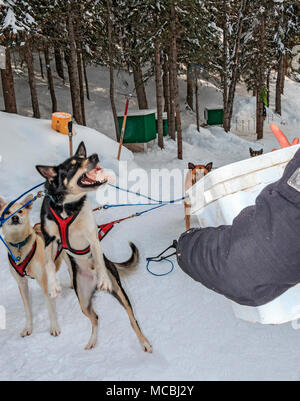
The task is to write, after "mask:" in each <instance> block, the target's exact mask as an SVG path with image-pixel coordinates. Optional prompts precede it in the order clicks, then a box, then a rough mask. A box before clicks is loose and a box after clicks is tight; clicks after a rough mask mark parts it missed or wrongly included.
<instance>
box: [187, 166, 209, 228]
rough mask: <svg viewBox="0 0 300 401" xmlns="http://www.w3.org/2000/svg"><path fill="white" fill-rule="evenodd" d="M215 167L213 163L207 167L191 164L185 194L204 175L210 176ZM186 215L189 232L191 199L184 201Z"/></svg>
mask: <svg viewBox="0 0 300 401" xmlns="http://www.w3.org/2000/svg"><path fill="white" fill-rule="evenodd" d="M212 167H213V163H208V164H207V165H206V166H204V165H203V164H197V165H195V164H193V163H189V164H188V168H189V171H188V172H187V174H186V177H185V184H184V192H185V194H186V193H187V191H188V190H189V189H190V188H191V187H192V186H193V185H195V184H196V182H197V181H199V180H200V178H202V177H203V176H204V175H206V174H208V173H209V172H210V171H211V170H212ZM184 215H185V227H186V229H187V230H189V229H190V228H191V204H190V200H189V198H187V199H185V201H184Z"/></svg>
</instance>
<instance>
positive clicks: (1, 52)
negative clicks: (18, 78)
mask: <svg viewBox="0 0 300 401" xmlns="http://www.w3.org/2000/svg"><path fill="white" fill-rule="evenodd" d="M0 69H1V70H5V47H4V46H0Z"/></svg>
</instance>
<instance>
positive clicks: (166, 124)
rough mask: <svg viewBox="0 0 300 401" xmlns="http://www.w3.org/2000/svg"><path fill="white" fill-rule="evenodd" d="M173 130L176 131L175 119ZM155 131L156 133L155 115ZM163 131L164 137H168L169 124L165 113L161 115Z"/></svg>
mask: <svg viewBox="0 0 300 401" xmlns="http://www.w3.org/2000/svg"><path fill="white" fill-rule="evenodd" d="M175 130H176V131H177V121H176V117H175ZM156 131H157V132H158V125H157V115H156ZM163 131H164V136H168V134H169V122H168V116H167V113H163Z"/></svg>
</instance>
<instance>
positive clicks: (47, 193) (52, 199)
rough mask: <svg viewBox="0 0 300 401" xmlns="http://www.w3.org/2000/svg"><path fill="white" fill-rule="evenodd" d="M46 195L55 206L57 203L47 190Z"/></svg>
mask: <svg viewBox="0 0 300 401" xmlns="http://www.w3.org/2000/svg"><path fill="white" fill-rule="evenodd" d="M44 194H45V196H48V198H49V199H50V200H51V202H53V203H54V204H55V203H56V202H55V200H54V198H53V196H52V195H51V194H49V192H48V191H47V189H45V191H44Z"/></svg>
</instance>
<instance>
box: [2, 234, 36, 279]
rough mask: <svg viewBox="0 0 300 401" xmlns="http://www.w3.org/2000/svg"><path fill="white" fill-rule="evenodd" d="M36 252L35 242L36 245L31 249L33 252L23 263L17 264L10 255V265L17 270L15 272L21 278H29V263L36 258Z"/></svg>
mask: <svg viewBox="0 0 300 401" xmlns="http://www.w3.org/2000/svg"><path fill="white" fill-rule="evenodd" d="M35 251H36V241H34V244H33V246H32V248H31V251H30V252H29V254H28V255H27V256H26V258H25V259H24V260H23V262H21V263H19V264H17V263H16V262H15V261H14V260H13V258H12V257H11V256H10V254H8V259H9V261H10V264H11V265H12V267H13V268H14V269H15V271H16V272H17V273H18V274H19V276H21V277H25V276H27V273H26V269H27V266H28V265H29V263H30V262H31V260H32V258H33V257H34V254H35Z"/></svg>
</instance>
